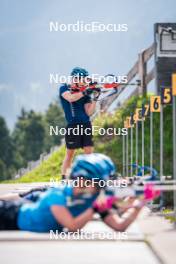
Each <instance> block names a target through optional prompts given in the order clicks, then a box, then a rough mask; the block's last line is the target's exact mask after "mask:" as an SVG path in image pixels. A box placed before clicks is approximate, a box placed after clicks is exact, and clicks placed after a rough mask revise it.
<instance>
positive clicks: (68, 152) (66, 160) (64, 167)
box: [61, 149, 75, 176]
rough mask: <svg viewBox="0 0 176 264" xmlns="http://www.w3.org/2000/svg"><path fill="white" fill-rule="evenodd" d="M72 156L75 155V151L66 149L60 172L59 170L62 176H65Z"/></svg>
mask: <svg viewBox="0 0 176 264" xmlns="http://www.w3.org/2000/svg"><path fill="white" fill-rule="evenodd" d="M74 154H75V149H66V154H65V158H64V160H63V164H62V170H61V173H62V175H63V176H65V175H66V173H67V170H68V169H69V168H70V166H71V163H72V160H73V157H74Z"/></svg>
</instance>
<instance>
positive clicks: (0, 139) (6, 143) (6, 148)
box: [0, 116, 14, 179]
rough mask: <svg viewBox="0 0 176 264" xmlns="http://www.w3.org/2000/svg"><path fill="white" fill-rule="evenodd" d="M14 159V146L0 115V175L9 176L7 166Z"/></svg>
mask: <svg viewBox="0 0 176 264" xmlns="http://www.w3.org/2000/svg"><path fill="white" fill-rule="evenodd" d="M13 161H14V146H13V143H12V139H11V137H10V133H9V130H8V128H7V125H6V122H5V120H4V118H3V117H1V116H0V177H1V178H3V179H7V178H8V177H9V172H8V168H10V166H12V164H13Z"/></svg>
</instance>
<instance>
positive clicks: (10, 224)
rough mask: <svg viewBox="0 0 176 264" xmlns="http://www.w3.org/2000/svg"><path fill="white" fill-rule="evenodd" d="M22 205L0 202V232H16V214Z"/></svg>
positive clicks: (15, 202) (12, 202)
mask: <svg viewBox="0 0 176 264" xmlns="http://www.w3.org/2000/svg"><path fill="white" fill-rule="evenodd" d="M21 205H22V203H21V202H17V201H3V200H0V230H18V229H19V228H18V225H17V219H18V212H19V209H20V207H21Z"/></svg>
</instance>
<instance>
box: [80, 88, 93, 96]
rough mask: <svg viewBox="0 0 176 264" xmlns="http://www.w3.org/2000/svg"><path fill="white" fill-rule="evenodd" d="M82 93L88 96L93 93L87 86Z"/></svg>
mask: <svg viewBox="0 0 176 264" xmlns="http://www.w3.org/2000/svg"><path fill="white" fill-rule="evenodd" d="M82 93H83V95H88V96H89V95H91V94H92V93H93V89H91V88H87V89H86V90H84V91H83V92H82Z"/></svg>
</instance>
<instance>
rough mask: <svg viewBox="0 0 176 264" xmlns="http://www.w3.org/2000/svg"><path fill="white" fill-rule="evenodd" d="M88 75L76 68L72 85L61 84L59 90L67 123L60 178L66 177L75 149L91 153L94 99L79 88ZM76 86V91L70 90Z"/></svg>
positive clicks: (73, 72) (83, 70)
mask: <svg viewBox="0 0 176 264" xmlns="http://www.w3.org/2000/svg"><path fill="white" fill-rule="evenodd" d="M88 75H89V74H88V72H87V71H86V70H85V69H83V68H79V67H76V68H74V69H73V70H72V72H71V76H72V83H71V84H70V85H68V84H63V85H62V86H61V87H60V89H59V95H60V101H61V105H62V107H63V110H64V113H65V118H66V121H67V127H66V129H67V133H66V135H65V143H66V154H65V158H64V160H63V164H62V178H63V179H64V178H65V177H66V173H67V170H68V169H69V168H70V165H71V162H72V159H73V156H74V153H75V150H76V149H79V148H83V149H84V153H85V154H90V153H92V152H93V140H92V125H91V122H90V116H91V115H92V114H93V113H94V111H95V107H96V99H97V97H96V99H95V100H91V98H90V94H91V93H92V90H91V89H87V90H85V91H84V92H81V91H79V88H80V87H81V86H83V85H85V82H84V79H85V77H87V76H88ZM72 85H74V86H75V85H76V87H77V88H76V89H74V90H73V89H72V88H71V87H72Z"/></svg>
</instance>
